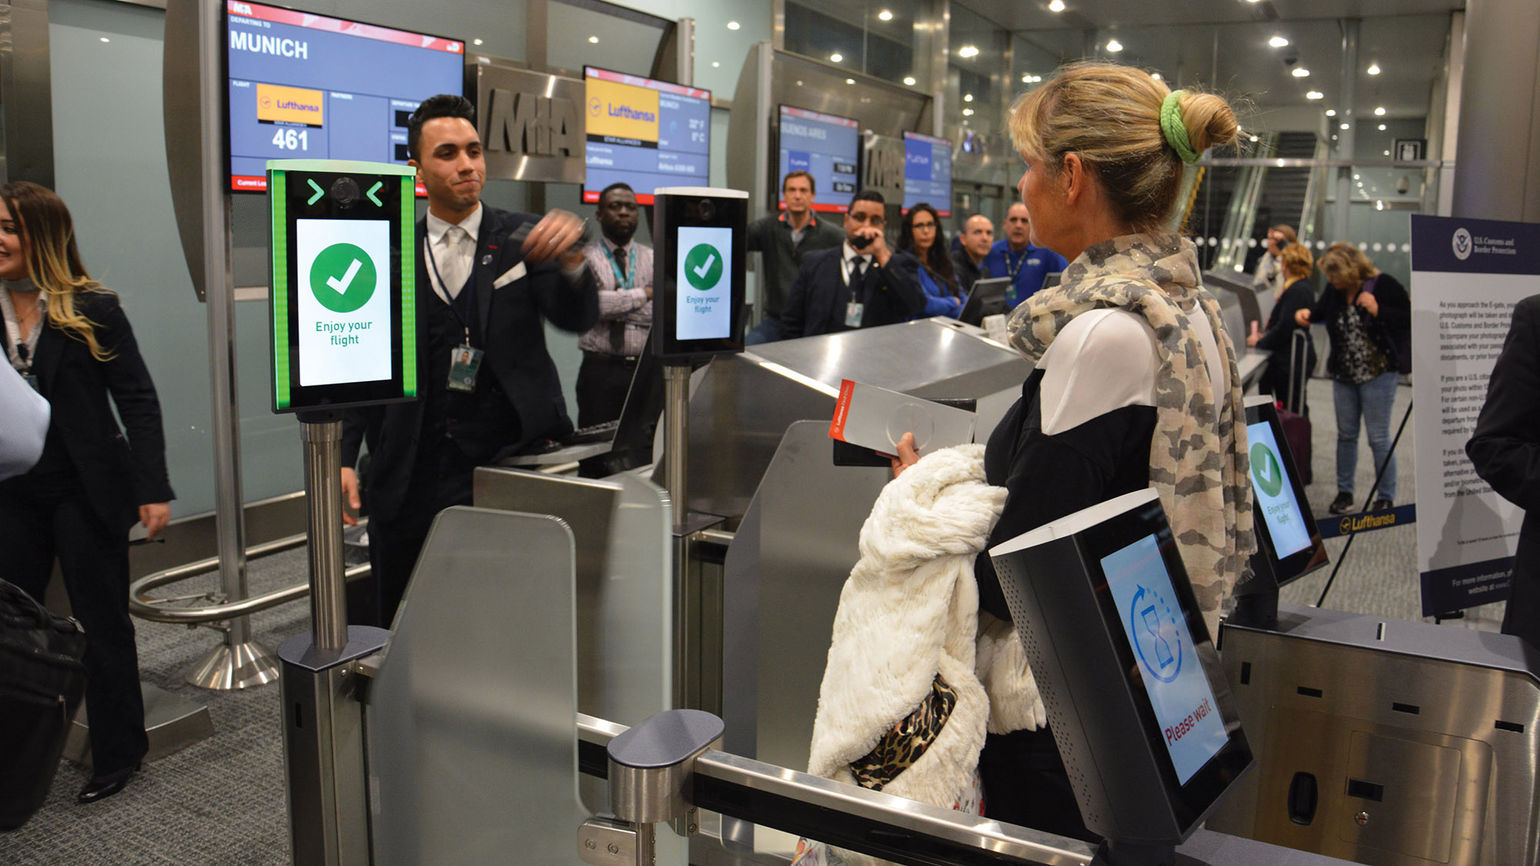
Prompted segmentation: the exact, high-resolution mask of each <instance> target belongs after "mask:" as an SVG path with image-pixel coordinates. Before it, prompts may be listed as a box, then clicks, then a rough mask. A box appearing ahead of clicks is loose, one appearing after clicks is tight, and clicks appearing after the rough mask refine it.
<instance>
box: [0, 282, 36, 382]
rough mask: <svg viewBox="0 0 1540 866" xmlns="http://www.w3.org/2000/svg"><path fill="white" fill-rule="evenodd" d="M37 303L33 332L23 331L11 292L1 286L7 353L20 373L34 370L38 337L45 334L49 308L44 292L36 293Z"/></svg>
mask: <svg viewBox="0 0 1540 866" xmlns="http://www.w3.org/2000/svg"><path fill="white" fill-rule="evenodd" d="M36 297H37V300H36V301H35V303H36V304H37V308H38V317H37V321H36V322H34V323H33V325H32V333H30V334H26V335H23V334H22V333H21V314H20V313H19V312H17V311H16V307H15V305H14V303H13V302H12V299H11V293H10V291H8V290H7V289H5V288H4V287H0V311H3V313H4V316H5V334H6V337H8V338H9V339H8V341H7V342H8V343H9V344H10V345H9V347H8V349H9V351H8V352H7V354H8V355H9V356H10V361H11V366H12V367H15V368H16V371H17V372H18V373H21V374H22V375H27V374H29V373H30V372H31V371H32V359H33V357H34V356H35V355H36V352H37V340H38V337H41V336H42V335H43V320H44V319H45V318H47V315H48V314H47V310H46V308H45V307H44V305H43V293H42V292H37V293H36Z"/></svg>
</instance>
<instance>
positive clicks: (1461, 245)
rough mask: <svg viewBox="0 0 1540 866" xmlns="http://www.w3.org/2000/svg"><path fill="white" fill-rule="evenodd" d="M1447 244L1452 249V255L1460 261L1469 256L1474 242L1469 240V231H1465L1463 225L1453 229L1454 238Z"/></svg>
mask: <svg viewBox="0 0 1540 866" xmlns="http://www.w3.org/2000/svg"><path fill="white" fill-rule="evenodd" d="M1449 245H1450V246H1451V247H1452V248H1453V249H1454V257H1455V258H1457V259H1459V260H1460V261H1462V262H1463V261H1465V260H1466V259H1468V258H1470V254H1471V251H1472V250H1473V249H1474V248H1475V244H1474V243H1472V242H1471V236H1470V232H1468V231H1466V230H1465V227H1464V226H1461V227H1460V228H1457V229H1455V230H1454V238H1453V239H1451V240H1450V243H1449Z"/></svg>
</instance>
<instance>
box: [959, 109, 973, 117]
mask: <svg viewBox="0 0 1540 866" xmlns="http://www.w3.org/2000/svg"><path fill="white" fill-rule="evenodd" d="M962 113H963V117H972V116H973V109H971V108H964V109H963V110H962Z"/></svg>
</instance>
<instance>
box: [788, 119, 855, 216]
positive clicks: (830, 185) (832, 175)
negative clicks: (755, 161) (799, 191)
mask: <svg viewBox="0 0 1540 866" xmlns="http://www.w3.org/2000/svg"><path fill="white" fill-rule="evenodd" d="M780 130H781V133H780V138H781V156H780V162H779V168H780V173H779V174H777V175H776V177H775V188H776V190H778V191H779V190H780V189H781V188H782V186H783V184H782V180H783V179H784V178H785V177H786V175H787V173H788V172H793V171H805V172H808V173H810V174H811V175H812V176H813V194H814V196H815V199H814V201H813V210H816V211H824V212H825V213H844V212H845V211H848V210H850V197H851V196H853V195H855V194H856V188H857V186H858V184H859V179H858V176H857V173H856V163H857V160H858V159H859V157H860V155H861V125H860V124H859V123H857V122H856V121H854V120H851V119H850V118H848V117H839V116H837V115H833V114H819V113H818V112H816V111H806V110H804V109H801V108H792V107H791V106H789V105H783V106H781V117H780ZM780 207H781V208H782V209H783V210H784V209H785V207H786V200H785V199H781V201H780Z"/></svg>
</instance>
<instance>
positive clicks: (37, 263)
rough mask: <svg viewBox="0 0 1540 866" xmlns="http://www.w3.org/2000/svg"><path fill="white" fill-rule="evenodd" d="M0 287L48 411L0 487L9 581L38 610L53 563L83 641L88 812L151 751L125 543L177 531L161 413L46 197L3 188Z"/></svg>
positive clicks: (113, 304)
mask: <svg viewBox="0 0 1540 866" xmlns="http://www.w3.org/2000/svg"><path fill="white" fill-rule="evenodd" d="M0 278H3V279H4V280H5V281H6V282H5V288H4V291H0V311H3V313H4V318H5V334H4V343H5V350H6V356H7V359H8V360H9V362H10V363H11V365H12V366H13V367H15V368H16V370H17V371H18V372H20V373H21V374H22V375H23V376H24V377H26V378H27V380H28V381H29V382H31V383H32V384H33V387H35V388H36V389H37V390H38V393H40V394H42V395H43V396H44V397H46V398H47V399H48V401H49V403H50V404H52V410H53V417H52V420H51V421H50V423H49V426H48V434H47V439H46V441H45V443H44V445H43V454H42V457H40V458H39V459H38V462H37V465H35V466H33V467H32V469H31V470H30V471H28V472H27V473H26V474H24V475H21V476H18V477H16V478H12V479H9V480H7V481H4V482H0V526H3V527H4V532H5V535H6V545H5V547H6V556H5V557H4V559H3V560H0V577H4V578H5V579H6V580H9V581H10V582H12V583H14V584H16V585H17V586H20V587H21V588H22V589H23V590H25V591H26V592H28V593H29V594H31V595H32V596H33V597H34V598H37V599H41V598H42V597H43V590H44V589H45V588H46V586H47V584H48V578H49V575H50V573H51V572H52V570H53V564H54V561H55V560H57V561H58V563H59V568H60V571H61V573H62V574H63V576H64V585H65V588H66V590H67V591H68V593H69V599H70V607H71V608H72V610H73V612H74V614H75V617H76V618H77V619H79V620H80V623H81V625H82V626H84V627H85V630H86V658H85V665H86V705H87V707H88V708H89V709H88V711H87V712H88V714H89V721H90V736H91V758H92V768H93V775H92V778H91V781H90V782H89V783H88V784H87V785H86V786H85V788H84V789H82V790H81V792H80V796H79V800H80V802H82V803H91V802H95V801H97V800H100V799H102V798H104V797H108V796H111V795H113V794H115V793H117V792H118V791H121V790H122V789H123V786H124V785H125V784H126V783H127V782H128V779H129V777H130V776H132V775H133V774H134V772H135V771H136V770H138V769H139V762H140V760H141V759H142V758H143V757H144V754H145V752H146V751H147V749H148V741H147V739H146V736H145V731H144V704H143V701H142V699H141V698H140V694H139V660H138V654H137V651H136V650H135V647H134V625H133V621H132V620H130V619H129V615H128V530H129V527H131V526H133V525H134V523H135V522H136V521H137V522H141V523H143V524H144V525H145V528H146V529H147V530H148V531H149V535H150V537H152V538H153V537H154V536H155V535H157V534H158V533H160V531H161V530H162V529H164V528H165V526H166V523H167V521H168V520H169V518H170V513H171V511H170V507H169V505H168V502H169V501H170V500H171V499H172V496H173V494H172V492H171V484H170V482H169V480H168V479H167V475H166V453H165V452H166V447H165V437H164V435H163V433H162V432H161V421H160V401H159V400H158V399H157V398H156V396H155V385H154V383H153V382H151V381H150V373H149V370H147V369H146V368H145V365H144V361H143V359H142V358H140V356H139V348H138V345H137V344H136V343H135V342H134V334H133V331H132V329H130V328H129V325H128V319H127V317H125V316H124V315H123V308H122V307H121V306H119V304H118V297H117V295H115V294H113V293H112V292H110V291H108V290H107V289H106V288H105V287H103V286H102V285H101V284H100V283H98V282H96V281H95V280H93V279H91V277H90V275H89V274H87V273H86V270H85V267H84V266H83V265H82V264H81V262H80V253H79V251H78V250H77V248H76V245H75V235H74V228H73V226H72V223H71V220H70V215H69V210H68V209H67V208H65V206H64V202H63V201H61V200H60V199H59V197H58V196H57V195H55V194H54V193H53V192H52V191H51V190H48V189H45V188H44V187H41V186H38V185H37V184H33V183H26V182H18V183H10V184H6V185H4V186H0ZM109 396H110V397H111V400H110V401H109V400H108V398H109ZM109 402H110V405H109ZM113 406H115V407H116V408H117V414H118V417H120V418H122V419H123V426H124V427H126V428H127V434H128V435H127V437H126V438H125V436H124V431H123V429H120V428H119V426H118V423H117V421H116V420H115V419H114V418H113V412H112V407H113Z"/></svg>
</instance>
